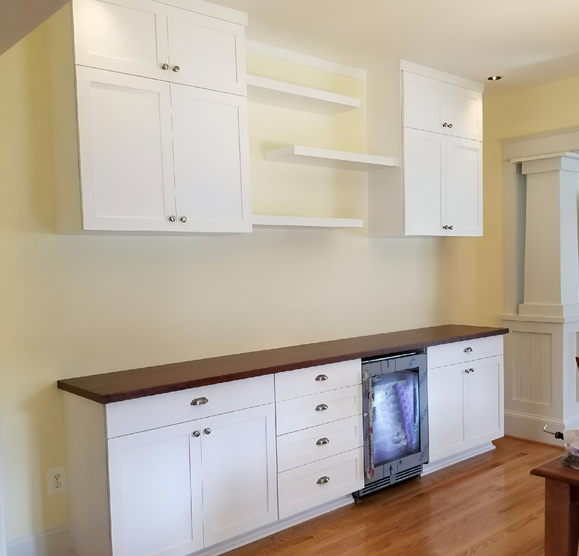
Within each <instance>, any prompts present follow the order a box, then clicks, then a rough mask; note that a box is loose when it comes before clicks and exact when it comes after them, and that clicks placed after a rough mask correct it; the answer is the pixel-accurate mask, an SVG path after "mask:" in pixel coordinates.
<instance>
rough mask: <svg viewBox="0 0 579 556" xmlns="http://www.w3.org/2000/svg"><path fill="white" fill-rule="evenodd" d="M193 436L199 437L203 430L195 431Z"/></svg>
mask: <svg viewBox="0 0 579 556" xmlns="http://www.w3.org/2000/svg"><path fill="white" fill-rule="evenodd" d="M193 436H194V437H195V438H199V437H200V436H201V431H193Z"/></svg>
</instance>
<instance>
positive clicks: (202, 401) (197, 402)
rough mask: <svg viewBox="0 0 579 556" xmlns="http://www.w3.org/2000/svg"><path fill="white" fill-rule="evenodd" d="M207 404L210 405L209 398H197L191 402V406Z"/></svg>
mask: <svg viewBox="0 0 579 556" xmlns="http://www.w3.org/2000/svg"><path fill="white" fill-rule="evenodd" d="M206 403H209V400H208V399H207V398H195V399H194V400H192V401H191V405H205V404H206Z"/></svg>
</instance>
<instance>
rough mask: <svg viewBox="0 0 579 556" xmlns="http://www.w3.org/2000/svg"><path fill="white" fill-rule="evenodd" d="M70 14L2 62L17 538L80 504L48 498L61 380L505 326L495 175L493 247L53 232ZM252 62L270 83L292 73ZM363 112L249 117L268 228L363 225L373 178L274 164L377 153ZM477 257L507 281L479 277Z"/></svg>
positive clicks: (490, 192) (347, 86)
mask: <svg viewBox="0 0 579 556" xmlns="http://www.w3.org/2000/svg"><path fill="white" fill-rule="evenodd" d="M69 15H70V14H69V11H68V8H65V9H64V10H63V11H61V12H59V13H58V14H56V15H55V16H54V17H53V18H51V19H50V20H49V21H48V22H47V23H46V24H44V25H42V26H41V27H40V28H38V29H37V30H35V31H34V32H33V33H32V34H31V35H29V36H28V37H27V38H25V39H24V40H23V41H21V42H20V43H19V44H17V45H16V46H15V47H14V48H12V49H11V50H9V51H8V52H6V53H5V54H4V55H2V56H1V57H0V257H1V261H0V342H1V344H0V346H1V347H0V422H1V423H2V434H3V448H4V450H3V455H4V458H5V461H4V462H3V463H4V481H5V491H6V492H5V495H6V509H7V512H6V513H7V533H8V537H9V538H13V537H17V536H20V535H28V534H32V533H37V532H41V531H47V530H50V529H54V528H58V527H63V526H66V524H67V508H66V498H65V496H64V495H56V496H50V497H47V496H46V495H45V491H46V485H45V472H46V470H47V469H48V468H52V467H57V466H60V465H64V464H65V458H66V453H65V446H64V441H63V414H62V397H61V396H62V395H61V393H60V392H59V391H58V390H57V389H56V381H57V380H58V379H59V378H66V377H73V376H79V375H86V374H93V373H103V372H108V371H115V370H121V369H127V368H134V367H139V366H146V365H155V364H161V363H168V362H173V361H182V360H188V359H197V358H203V357H209V356H216V355H222V354H229V353H236V352H243V351H250V350H258V349H264V348H271V347H277V346H286V345H292V344H299V343H305V342H315V341H320V340H329V339H336V338H343V337H352V336H358V335H364V334H373V333H380V332H386V331H392V330H400V329H407V328H416V327H421V326H430V325H435V324H441V323H447V322H454V323H465V324H490V325H496V324H498V323H499V322H500V320H499V314H500V312H501V311H502V283H501V281H502V277H501V272H502V270H501V265H500V251H501V248H500V244H501V241H502V239H501V230H500V225H501V224H500V223H501V217H502V215H501V209H500V207H501V183H500V179H499V177H498V176H495V179H494V181H492V184H491V185H489V186H488V188H487V190H486V191H485V203H486V204H485V211H486V212H485V226H486V229H487V233H486V235H485V238H484V240H479V239H472V238H468V239H461V238H448V239H435V238H426V239H417V238H408V239H399V240H386V239H373V240H369V239H368V238H366V237H365V236H364V235H363V233H361V232H360V231H340V230H277V229H258V230H256V231H255V232H254V233H253V234H247V235H230V236H224V237H204V236H197V237H173V236H171V237H151V236H146V235H143V236H123V235H109V236H99V235H57V234H55V216H54V187H55V178H54V175H55V164H56V162H55V159H54V154H55V153H57V152H58V150H59V149H56V148H54V147H55V143H54V139H53V127H54V126H53V123H54V122H53V120H52V114H51V105H52V100H54V99H52V98H51V79H50V77H51V76H50V72H49V67H50V62H51V60H50V59H49V46H50V45H49V42H50V37H51V36H54V35H53V34H52V32H53V31H54V30H56V31H57V32H58V33H60V34H62V33H64V34H65V35H66V29H67V25H68V21H69ZM52 61H53V62H54V60H52ZM56 62H57V63H60V61H58V60H57V61H56ZM63 63H64V62H63ZM250 63H251V64H253V65H254V67H255V68H260V71H264V72H269V73H268V75H271V76H273V75H272V74H273V73H275V71H278V70H279V66H278V70H276V69H275V68H273V69H272V68H268V67H267V66H268V64H269V63H270V62H267V63H266V61H264V60H257V59H253V60H250ZM274 66H275V64H274ZM256 71H257V69H256ZM283 73H284V74H285V75H287V76H293V77H294V78H296V79H297V77H300V79H302V78H303V79H304V81H305V82H303V83H301V84H308V83H309V84H314V82H318V81H319V82H320V83H321V84H323V83H326V84H327V86H328V87H329V88H330V90H332V91H334V92H338V93H342V94H360V95H361V96H362V97H363V96H364V84H363V83H361V82H356V80H348V79H341V78H340V79H337V80H335V79H334V78H332V79H330V78H329V76H328V75H327V74H325V73H323V72H318V73H317V74H316V72H315V71H313V70H311V69H308V70H305V69H303V70H302V72H299V71H297V70H296V68H295V67H294V68H284V71H283ZM492 107H493V110H494V111H495V112H496V111H497V110H498V109H499V107H500V102H499V101H494V103H493V105H492ZM364 114H365V113H364V110H360V111H357V113H356V112H352V113H348V114H345V115H342V116H338V117H336V118H327V117H321V116H315V115H313V116H305V115H303V114H298V113H294V112H291V111H289V110H285V109H274V108H270V107H264V106H257V105H250V127H251V147H252V173H253V174H254V195H253V197H254V207H255V210H256V212H266V211H269V212H271V213H273V214H284V213H287V214H295V213H296V212H298V213H299V214H302V215H311V216H313V215H319V216H342V217H353V218H363V217H364V216H365V213H366V207H365V203H366V181H365V180H366V178H365V175H364V174H359V173H354V172H335V171H332V170H320V169H316V168H308V167H306V168H302V167H293V166H291V165H282V164H275V163H273V166H272V163H269V165H268V163H266V162H264V161H263V152H264V150H267V149H266V147H270V146H272V145H274V146H282V145H283V144H289V143H293V142H296V143H300V142H301V143H304V144H310V145H312V146H324V147H328V148H338V149H352V150H362V151H363V150H364V148H365V122H364ZM62 117H63V116H61V117H60V118H62ZM487 120H488V118H487ZM60 123H62V122H60ZM64 123H68V124H70V123H71V122H64ZM59 144H60V140H59ZM63 144H64V143H63ZM495 151H496V149H495ZM493 152H494V151H493ZM372 154H384V155H388V153H372ZM70 156H71V157H73V156H74V153H73V152H71V153H70ZM71 160H73V159H72V158H71ZM489 168H490V169H491V171H492V169H493V167H492V165H490V166H489V165H488V164H487V165H486V166H485V170H488V169H489ZM487 222H492V223H495V224H496V226H497V227H496V229H493V230H492V231H490V230H489V229H488V228H489V227H488V224H487ZM479 252H480V253H481V254H482V255H481V257H482V260H483V261H484V262H485V265H486V264H488V262H489V261H490V262H492V265H491V266H492V270H489V269H488V268H486V267H485V268H482V269H480V270H479V262H478V261H479ZM497 261H499V263H498V264H497V266H496V267H495V266H494V264H495V262H497ZM487 278H488V282H487ZM479 279H480V280H481V282H482V284H483V286H484V287H483V288H482V289H481V291H482V292H483V297H482V300H483V302H484V303H482V304H481V303H479V298H478V292H479V287H478V282H479Z"/></svg>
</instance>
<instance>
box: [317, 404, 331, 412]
mask: <svg viewBox="0 0 579 556" xmlns="http://www.w3.org/2000/svg"><path fill="white" fill-rule="evenodd" d="M326 409H328V406H327V405H326V404H325V403H321V404H320V405H316V411H326Z"/></svg>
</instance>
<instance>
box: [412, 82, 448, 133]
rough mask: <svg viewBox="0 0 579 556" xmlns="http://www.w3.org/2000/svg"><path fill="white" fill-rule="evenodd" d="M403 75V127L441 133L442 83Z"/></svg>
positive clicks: (443, 129) (442, 118)
mask: <svg viewBox="0 0 579 556" xmlns="http://www.w3.org/2000/svg"><path fill="white" fill-rule="evenodd" d="M403 75H404V127H411V128H413V129H421V130H423V131H434V132H435V133H442V132H443V131H445V128H443V127H442V124H443V123H444V113H443V110H444V106H445V104H444V85H445V84H444V83H443V82H442V81H437V80H436V79H431V78H429V77H423V76H422V75H416V74H414V73H409V72H407V71H405V72H403Z"/></svg>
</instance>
